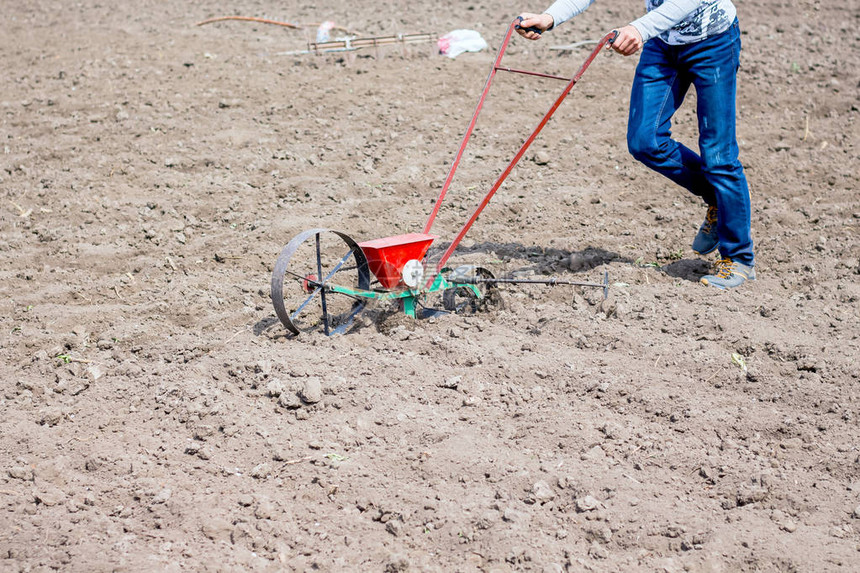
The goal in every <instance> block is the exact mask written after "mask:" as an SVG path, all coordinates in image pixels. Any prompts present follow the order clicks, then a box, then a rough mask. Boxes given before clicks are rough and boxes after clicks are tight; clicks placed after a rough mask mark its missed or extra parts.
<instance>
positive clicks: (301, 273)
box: [272, 229, 370, 335]
mask: <svg viewBox="0 0 860 573" xmlns="http://www.w3.org/2000/svg"><path fill="white" fill-rule="evenodd" d="M333 286H336V287H342V288H343V290H347V291H350V290H368V289H369V288H370V270H369V268H368V266H367V258H366V257H365V256H364V253H363V252H362V250H361V247H359V246H358V244H357V243H356V242H355V241H353V240H352V239H351V238H350V237H349V236H347V235H345V234H344V233H341V232H339V231H332V230H330V229H309V230H307V231H304V232H303V233H300V234H299V235H296V236H295V237H293V239H292V240H291V241H290V242H289V243H288V244H287V246H286V247H284V249H283V250H282V251H281V254H280V255H279V256H278V259H277V261H275V269H274V271H273V272H272V304H273V305H274V307H275V313H276V314H277V315H278V318H279V319H280V320H281V322H282V323H283V325H284V326H285V327H286V328H287V330H289V331H290V332H291V333H293V334H296V335H297V334H300V333H302V332H309V331H314V330H320V329H321V330H322V331H323V332H324V333H325V334H326V335H330V334H336V333H342V332H345V331H346V330H347V329H348V328H349V327H350V325H351V324H352V322H353V320H354V319H355V317H356V316H357V315H358V313H359V312H361V311H362V309H363V308H364V306H365V303H366V300H365V299H363V298H361V297H358V296H354V295H349V294H345V293H342V292H334V291H333V290H332V287H333Z"/></svg>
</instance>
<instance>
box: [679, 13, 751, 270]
mask: <svg viewBox="0 0 860 573" xmlns="http://www.w3.org/2000/svg"><path fill="white" fill-rule="evenodd" d="M683 59H684V63H685V64H686V65H687V66H688V67H687V69H688V70H689V73H690V74H691V76H692V82H693V85H694V86H695V87H696V95H697V101H698V103H697V114H698V118H699V148H700V150H701V160H702V167H701V169H702V173H703V175H704V177H705V178H706V179H707V180H708V182H709V183H710V186H711V187H712V188H713V189H714V191H715V198H716V205H717V209H718V215H717V234H718V236H719V249H720V254H721V255H722V256H723V258H727V259H731V260H732V261H734V262H736V263H740V264H742V265H747V266H752V265H754V264H755V257H754V255H753V242H752V236H751V232H750V218H751V217H750V211H751V209H750V194H749V187H748V185H747V180H746V176H745V175H744V169H743V166H742V165H741V163H740V161H739V160H738V152H739V150H738V144H737V140H736V135H735V113H736V109H735V95H736V88H737V70H738V66H739V62H740V31H739V29H738V25H737V22H735V24H734V25H733V26H732V27H731V28H729V30H727V31H726V32H724V33H723V34H720V35H718V36H715V37H714V38H709V39H707V40H704V41H703V42H699V43H697V44H692V45H690V46H688V47H686V48H685V50H684V52H683Z"/></svg>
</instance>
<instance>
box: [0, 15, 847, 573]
mask: <svg viewBox="0 0 860 573" xmlns="http://www.w3.org/2000/svg"><path fill="white" fill-rule="evenodd" d="M608 4H609V5H607V3H596V4H595V5H594V6H593V7H592V8H591V10H590V11H589V12H586V13H585V14H583V15H582V16H581V17H580V18H578V19H577V20H576V21H575V22H572V23H569V24H566V25H565V26H563V27H561V28H559V29H558V30H556V31H554V32H551V33H549V34H547V35H546V37H545V38H544V39H543V40H541V41H540V42H538V43H529V42H526V41H524V40H519V39H516V40H514V42H513V43H512V45H511V47H510V50H509V54H508V59H507V60H506V62H509V63H510V65H511V66H513V67H521V68H525V69H535V70H540V71H545V72H549V73H555V74H561V75H571V74H572V73H573V72H574V71H575V70H576V69H577V68H578V67H579V64H580V63H581V62H582V60H583V59H584V58H585V56H586V55H587V54H588V53H589V49H590V47H589V46H585V47H580V48H575V49H572V50H569V51H566V52H560V51H556V50H551V49H549V47H550V46H554V45H562V44H570V43H573V42H577V41H581V40H589V39H596V38H599V37H600V36H601V35H602V34H603V33H605V32H606V31H607V30H609V29H611V28H612V27H614V26H618V25H620V24H624V23H627V22H629V21H631V20H632V19H634V18H635V17H637V15H638V14H640V12H641V10H642V6H641V3H640V2H624V3H617V4H619V5H617V6H616V5H612V4H611V3H608ZM737 4H738V9H739V16H740V20H741V26H742V30H743V42H744V50H743V53H742V67H741V69H740V72H739V81H740V87H739V93H738V107H739V111H738V121H739V125H738V138H739V144H740V148H741V159H742V161H743V162H744V164H745V166H746V172H747V175H748V177H749V180H750V185H751V189H752V196H753V232H754V237H755V240H756V250H757V267H756V268H757V271H758V280H757V281H756V282H755V283H752V284H748V285H746V286H744V287H743V288H742V289H739V290H737V291H734V292H723V293H721V292H718V291H715V290H712V289H708V288H706V287H704V286H702V285H700V284H699V283H698V282H697V280H698V278H699V277H700V276H701V275H702V274H703V273H704V272H706V270H707V268H708V264H709V262H710V260H708V258H702V257H698V256H696V255H695V254H694V253H692V251H691V250H690V246H689V245H690V240H691V239H692V237H693V235H694V234H695V232H696V229H697V227H698V225H699V223H700V222H701V219H702V217H703V215H704V209H703V206H702V205H701V204H700V203H699V202H698V201H697V200H695V198H693V197H691V196H689V195H687V194H685V192H684V191H682V190H680V189H678V188H676V187H674V186H673V185H672V184H670V183H668V182H667V181H666V180H663V179H661V178H660V177H659V176H657V175H655V174H653V173H651V172H649V171H648V170H647V169H646V168H644V167H642V166H641V165H639V164H637V163H636V162H635V161H634V160H633V159H632V158H631V157H630V156H629V155H628V153H627V151H626V144H625V123H626V110H627V104H628V98H629V96H628V90H629V85H630V81H631V78H632V75H633V71H634V67H635V64H636V60H637V58H636V57H635V56H634V57H630V58H624V57H621V56H618V55H614V54H609V53H607V54H605V55H604V54H601V55H600V56H599V57H598V59H597V60H596V61H595V63H594V64H593V65H592V67H591V68H590V69H589V70H588V72H587V73H586V75H585V77H584V78H583V80H582V82H581V83H580V84H579V85H577V86H576V87H575V88H574V90H573V92H572V93H571V95H570V97H569V98H568V99H567V100H566V101H565V103H564V104H563V105H562V107H561V109H560V110H559V111H558V113H557V114H556V116H555V119H553V121H552V122H550V124H549V126H548V127H547V128H546V129H545V130H544V132H543V133H542V134H541V136H540V137H539V138H538V140H537V141H536V142H535V144H534V146H533V147H532V149H530V150H529V152H528V154H527V155H526V157H525V158H524V159H523V161H522V162H521V164H520V165H519V166H518V167H517V168H516V170H515V171H514V172H513V173H512V175H511V177H510V178H509V179H508V181H507V183H506V184H505V185H504V186H503V187H502V189H501V190H500V191H499V193H498V195H497V196H496V197H495V198H494V200H493V202H492V203H491V204H490V206H489V207H488V208H487V209H486V210H485V211H484V213H483V214H482V216H481V217H480V218H479V219H478V221H477V223H476V224H475V226H474V227H473V228H472V229H471V231H470V232H469V234H468V236H467V240H466V241H465V242H464V243H463V245H462V246H461V248H460V249H458V251H457V252H456V254H455V257H454V260H453V261H454V262H455V263H458V262H472V263H480V264H482V265H484V266H486V267H488V268H490V269H491V270H492V271H493V272H495V273H496V274H498V275H502V274H510V273H516V274H518V275H520V276H532V277H541V276H543V275H549V276H556V277H558V278H562V279H567V280H576V281H599V280H601V279H602V277H603V273H604V272H605V271H608V273H609V277H610V282H611V284H612V286H611V288H610V293H609V298H608V299H607V300H605V301H604V300H603V299H602V295H601V292H600V290H599V289H589V288H581V287H561V286H557V287H554V288H549V287H541V286H526V285H523V286H516V287H515V286H508V287H505V288H504V289H501V290H503V292H502V293H501V294H502V298H503V301H504V306H499V305H496V306H491V307H490V308H488V309H486V310H485V311H483V312H480V313H478V314H476V315H473V316H460V315H445V316H439V317H437V318H434V319H432V320H430V319H425V320H412V319H404V317H403V316H401V315H399V314H398V313H397V312H394V311H392V310H390V309H387V308H378V309H376V310H374V311H373V312H368V313H366V315H364V316H362V317H361V318H360V319H359V320H358V321H357V322H356V324H355V326H354V328H353V329H352V330H351V331H350V332H349V333H348V334H345V335H341V336H335V337H330V338H327V337H325V336H323V335H322V334H319V333H310V334H302V335H301V336H299V337H290V336H287V333H286V331H285V329H284V328H283V326H282V325H281V324H280V323H279V322H278V321H277V320H276V318H275V313H274V310H273V307H272V304H271V301H270V293H269V280H270V276H271V273H272V267H273V264H274V261H275V259H276V257H277V256H278V253H279V252H280V250H281V249H282V248H283V246H284V245H285V244H286V243H287V242H288V241H289V240H290V238H291V237H292V236H294V235H295V234H297V233H298V232H300V231H302V230H304V229H307V228H312V227H317V226H323V227H329V228H334V229H339V230H342V231H344V232H346V233H348V234H349V235H351V236H352V237H354V238H356V239H357V240H366V239H373V238H378V237H384V236H387V235H395V234H398V233H403V232H408V231H420V230H421V228H422V226H423V223H424V220H425V218H426V217H427V215H428V213H429V211H430V208H431V207H432V205H433V201H434V199H435V197H436V194H437V193H438V191H439V188H440V186H441V183H442V181H443V180H444V178H445V174H446V173H447V169H448V166H449V165H450V163H451V161H452V159H453V157H454V153H455V151H456V149H457V146H458V144H459V141H460V138H461V137H462V134H463V131H464V130H465V128H466V125H467V123H468V121H469V118H470V117H471V114H472V111H473V110H474V107H475V103H476V101H477V97H478V95H479V93H480V91H481V89H482V87H483V85H484V81H485V78H486V76H487V73H488V71H489V68H490V65H491V62H492V59H493V57H494V53H495V50H496V48H497V47H498V46H499V43H500V41H501V39H502V37H503V35H504V33H505V30H506V28H507V26H508V24H509V22H510V21H511V19H512V18H513V17H514V16H515V15H516V14H517V13H518V12H519V11H522V10H526V9H530V10H540V9H542V8H543V7H544V6H542V5H534V6H529V5H522V4H519V3H514V2H500V1H497V0H484V1H476V2H461V3H456V2H453V3H443V4H441V5H438V4H428V5H426V6H425V5H423V4H421V3H415V2H405V1H402V0H385V1H383V2H378V3H369V2H368V3H361V2H358V3H344V2H336V1H334V0H321V1H319V2H315V3H312V4H304V5H300V4H299V3H297V2H286V3H279V4H277V5H273V4H270V3H264V2H261V1H259V0H237V1H236V2H234V3H231V4H228V3H216V4H212V3H206V2H199V1H193V2H163V1H156V0H140V1H138V2H125V1H118V2H96V1H94V0H82V1H80V2H59V1H58V0H28V1H26V2H18V1H12V0H2V1H0V6H2V13H3V19H2V23H0V32H2V34H0V35H2V39H3V41H2V46H0V54H2V58H0V77H2V86H3V90H2V93H0V139H2V143H1V144H0V145H2V153H0V196H2V203H0V293H2V311H0V328H2V331H0V345H2V358H0V377H2V394H0V453H2V457H0V460H2V461H0V466H2V467H0V470H2V475H0V510H2V511H0V569H2V570H3V571H49V570H62V571H118V570H123V571H153V570H166V571H180V570H181V571H186V570H187V571H219V570H224V571H230V570H250V571H280V570H287V571H305V570H315V571H407V570H408V571H520V570H523V571H544V572H557V571H606V572H609V571H620V570H641V571H669V572H674V571H857V570H858V569H860V460H858V455H860V451H858V443H860V428H858V420H860V380H858V371H860V368H858V356H860V338H858V337H860V311H858V307H860V304H858V298H860V286H858V281H860V261H859V260H858V258H860V240H858V225H860V204H858V195H857V193H858V186H860V160H858V134H860V117H858V114H859V113H860V112H858V99H860V89H858V81H860V40H858V34H857V29H858V26H860V20H858V17H860V12H858V10H857V4H856V2H855V1H854V0H832V1H829V2H820V1H809V0H800V1H798V2H781V1H777V0H752V1H748V2H738V3H737ZM226 14H239V15H246V16H268V17H271V18H275V19H279V20H287V21H292V22H300V23H312V22H319V21H321V20H325V19H330V20H333V21H335V22H336V23H338V24H340V25H342V26H345V27H347V28H349V29H351V30H355V31H357V32H359V33H361V34H362V35H363V36H365V37H367V36H386V35H392V34H397V33H422V32H429V33H435V34H439V33H444V32H447V31H450V30H454V29H458V28H465V29H474V30H478V31H479V32H481V34H483V36H484V37H485V39H486V40H487V41H488V42H489V44H490V47H489V49H487V50H485V51H483V52H480V53H469V54H464V55H461V56H459V57H458V58H456V59H448V58H445V57H443V56H440V55H438V54H437V53H435V52H434V47H433V45H431V44H415V45H411V46H409V47H407V48H405V49H399V48H396V47H395V48H392V47H388V48H382V49H379V50H362V51H357V52H353V53H350V54H346V55H345V54H334V55H322V56H314V55H289V54H286V52H290V51H294V50H302V49H304V48H305V47H306V36H305V32H303V31H299V30H291V29H285V28H279V27H275V26H269V25H262V24H253V23H246V22H235V21H234V22H223V23H217V24H212V25H207V26H202V27H195V26H194V24H195V22H198V21H200V20H203V19H204V18H209V17H212V16H221V15H226ZM560 87H561V84H559V83H558V82H554V81H552V80H542V79H537V78H527V77H523V76H516V75H510V74H503V75H500V76H499V77H497V79H496V82H495V83H494V85H493V90H492V91H491V94H490V98H489V99H488V102H487V105H486V109H485V112H484V114H483V115H482V117H481V120H480V121H479V123H478V128H477V130H476V132H475V135H474V137H473V141H472V145H473V147H471V148H470V150H469V151H467V153H466V155H465V157H464V160H463V165H462V167H461V170H460V172H459V173H458V175H457V178H456V180H455V183H454V185H453V187H452V190H451V193H450V196H449V199H448V200H446V202H445V204H444V206H443V209H442V212H441V215H440V218H439V220H438V222H437V225H436V226H435V227H434V231H435V232H437V233H438V234H439V235H440V236H441V237H440V239H439V240H438V242H437V245H435V248H437V250H435V251H434V253H438V247H441V246H444V245H445V244H446V242H449V241H450V240H451V238H452V237H453V235H454V233H455V232H456V231H457V229H458V228H459V226H460V225H461V224H462V223H463V222H464V220H465V219H466V217H467V216H468V215H469V214H470V212H471V209H472V207H473V205H474V204H475V203H476V202H477V201H478V199H479V198H480V197H481V196H483V194H484V193H485V191H486V190H487V189H488V187H489V185H490V184H491V183H492V182H493V180H494V179H495V178H496V176H497V175H498V173H499V172H500V171H501V169H502V168H503V167H504V165H505V163H506V161H507V160H508V159H509V158H510V157H511V156H512V155H513V152H514V151H515V150H516V148H517V147H518V145H519V143H520V142H521V141H522V140H523V138H524V136H525V134H527V133H528V131H529V130H530V129H531V128H532V127H533V126H534V125H535V124H536V123H537V121H538V119H539V118H540V116H541V115H542V114H543V113H544V111H545V110H546V109H547V108H548V107H549V105H550V103H551V102H552V100H553V99H554V98H555V97H556V95H557V94H558V92H559V90H560ZM688 99H689V101H688V102H687V103H686V105H685V107H684V108H683V110H682V111H681V112H680V113H679V114H678V116H677V118H676V121H675V125H674V127H675V130H674V133H675V135H676V136H677V137H678V138H680V139H681V140H683V141H686V142H687V143H688V144H690V145H692V146H695V142H696V121H695V112H694V110H695V94H693V93H691V94H690V95H689V96H688ZM733 355H735V356H734V359H733ZM742 366H745V368H742Z"/></svg>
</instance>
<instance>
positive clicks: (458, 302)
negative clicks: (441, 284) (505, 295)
mask: <svg viewBox="0 0 860 573" xmlns="http://www.w3.org/2000/svg"><path fill="white" fill-rule="evenodd" d="M492 278H495V277H494V276H493V273H491V272H490V271H489V270H487V269H485V268H483V267H476V266H472V265H467V266H462V267H458V268H456V269H455V270H454V271H453V272H452V273H451V274H449V275H448V279H449V280H451V281H452V282H464V283H470V282H472V280H474V279H492ZM470 279H472V280H470ZM493 288H494V287H493V286H492V285H491V284H489V283H485V282H480V280H478V281H476V282H475V284H468V285H466V286H459V287H456V288H449V289H445V291H443V292H442V306H443V307H444V308H445V310H447V311H449V312H454V313H456V314H475V313H476V312H478V311H479V310H481V309H482V308H483V306H484V305H485V304H486V303H487V302H488V301H489V300H490V298H489V295H490V294H491V292H490V291H491V290H493ZM474 289H477V290H478V292H479V293H480V296H479V295H478V294H476V293H475V290H474Z"/></svg>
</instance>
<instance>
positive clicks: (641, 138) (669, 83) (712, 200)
mask: <svg viewBox="0 0 860 573" xmlns="http://www.w3.org/2000/svg"><path fill="white" fill-rule="evenodd" d="M677 60H678V57H677V46H670V45H668V44H665V43H664V42H663V41H661V40H659V39H657V38H654V39H652V40H649V41H648V42H647V43H646V44H645V47H644V48H643V50H642V55H641V57H640V59H639V65H638V66H637V67H636V75H635V77H634V78H633V87H632V88H631V94H630V115H629V117H628V122H627V148H628V149H629V150H630V153H631V154H632V155H633V157H635V158H636V159H638V160H639V161H641V162H642V163H644V164H645V165H647V166H648V167H650V168H651V169H653V170H654V171H656V172H658V173H660V174H662V175H665V176H666V177H668V178H669V179H671V180H672V181H674V182H675V183H677V184H678V185H680V186H681V187H684V188H685V189H687V190H688V191H690V192H691V193H693V194H694V195H698V196H699V197H701V198H702V199H704V201H705V202H706V203H707V204H708V205H716V204H717V200H716V197H715V196H714V189H713V187H712V186H711V184H710V183H709V182H708V180H707V179H706V178H705V176H704V173H703V171H702V159H701V158H700V157H699V155H698V154H697V153H695V152H694V151H692V150H691V149H689V148H688V147H686V146H685V145H682V144H681V143H678V142H677V141H675V140H674V139H672V137H671V136H672V116H673V115H674V114H675V112H676V111H677V110H678V108H679V107H681V104H682V103H683V101H684V96H686V95H687V90H688V89H689V87H690V84H691V79H690V77H689V76H688V75H687V74H686V73H684V70H683V69H682V68H680V67H679V66H678V65H677Z"/></svg>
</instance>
